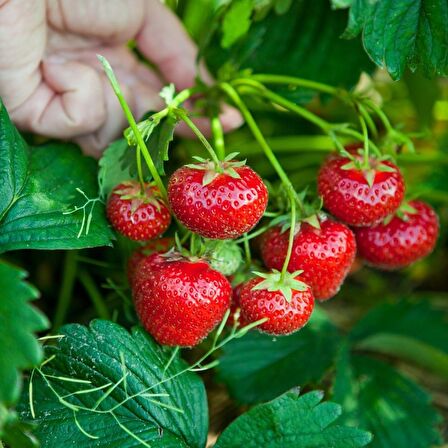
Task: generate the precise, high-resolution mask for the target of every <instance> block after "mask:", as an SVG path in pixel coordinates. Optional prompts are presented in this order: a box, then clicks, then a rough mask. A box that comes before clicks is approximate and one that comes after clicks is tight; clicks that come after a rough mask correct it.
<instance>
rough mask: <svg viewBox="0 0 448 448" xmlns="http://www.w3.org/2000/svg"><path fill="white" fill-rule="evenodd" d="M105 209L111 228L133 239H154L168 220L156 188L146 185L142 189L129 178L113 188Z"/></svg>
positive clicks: (166, 210) (165, 209)
mask: <svg viewBox="0 0 448 448" xmlns="http://www.w3.org/2000/svg"><path fill="white" fill-rule="evenodd" d="M106 209H107V217H108V219H109V221H110V223H111V224H112V226H113V227H114V229H115V230H117V232H119V233H121V234H122V235H124V236H126V237H128V238H130V239H131V240H134V241H146V240H150V239H153V238H157V237H158V236H160V235H161V234H162V233H163V232H165V230H166V229H167V228H168V226H169V225H170V222H171V216H170V212H169V210H168V208H167V206H166V205H165V203H164V202H163V200H162V199H161V197H160V192H159V190H158V188H157V187H156V186H154V185H151V184H145V188H144V191H143V192H142V191H141V187H140V184H139V183H138V182H136V181H132V180H131V181H127V182H123V183H121V184H119V185H117V186H116V187H115V188H114V189H113V190H112V193H111V195H110V196H109V199H108V201H107V207H106Z"/></svg>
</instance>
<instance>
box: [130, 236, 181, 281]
mask: <svg viewBox="0 0 448 448" xmlns="http://www.w3.org/2000/svg"><path fill="white" fill-rule="evenodd" d="M173 247H174V238H157V239H155V240H150V241H148V242H147V243H146V244H145V245H144V246H141V247H139V248H138V249H136V250H135V251H134V252H133V253H132V255H131V256H130V257H129V260H128V266H127V272H128V280H129V284H130V285H132V279H133V278H134V273H135V271H136V269H137V266H138V265H139V263H140V262H141V261H142V260H143V259H144V258H145V257H147V256H149V255H152V254H153V253H155V252H157V253H159V254H163V253H165V252H168V251H169V250H170V249H171V248H173Z"/></svg>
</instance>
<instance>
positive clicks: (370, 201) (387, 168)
mask: <svg viewBox="0 0 448 448" xmlns="http://www.w3.org/2000/svg"><path fill="white" fill-rule="evenodd" d="M353 157H354V158H355V160H357V161H358V162H359V163H361V156H360V155H358V154H353ZM368 180H370V185H369V181H368ZM317 183H318V190H319V194H320V195H321V196H322V199H323V202H324V207H325V208H326V209H327V210H328V211H329V212H330V213H331V214H332V215H333V216H335V217H336V218H338V219H340V220H341V221H344V222H345V223H347V224H350V225H352V226H371V225H374V224H376V223H378V222H380V221H381V220H382V219H384V218H385V217H386V216H388V215H390V214H391V213H393V212H394V211H395V210H397V208H398V207H399V206H400V204H401V201H402V200H403V196H404V189H405V187H404V180H403V177H402V175H401V173H400V170H399V169H398V167H397V166H396V165H394V164H393V163H392V162H390V161H379V160H376V159H373V158H370V169H368V170H362V169H359V168H357V167H356V166H354V164H353V163H352V162H351V161H350V159H348V158H347V157H343V156H340V155H332V156H330V157H329V158H328V159H327V160H326V161H325V162H324V164H323V165H322V167H321V169H320V172H319V175H318V179H317Z"/></svg>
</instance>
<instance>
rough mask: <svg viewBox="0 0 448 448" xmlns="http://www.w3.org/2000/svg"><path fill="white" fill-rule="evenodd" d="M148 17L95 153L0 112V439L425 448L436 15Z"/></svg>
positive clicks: (336, 5)
mask: <svg viewBox="0 0 448 448" xmlns="http://www.w3.org/2000/svg"><path fill="white" fill-rule="evenodd" d="M166 3H167V4H168V5H170V6H171V7H172V8H173V10H174V11H175V12H176V13H177V14H178V16H179V17H180V18H181V19H182V21H183V23H184V25H185V27H186V29H187V30H188V32H189V33H190V34H191V35H192V36H193V37H194V38H195V39H196V40H197V42H198V46H199V57H198V61H200V62H199V64H202V62H205V63H207V65H208V66H209V67H210V70H211V71H212V72H213V76H214V77H213V79H212V78H211V77H208V76H204V75H203V73H202V72H201V70H200V69H199V68H198V77H197V80H196V83H195V85H192V86H190V87H189V88H186V89H180V88H178V86H176V85H174V84H167V85H166V86H165V87H163V88H162V90H161V91H160V99H161V103H160V104H163V105H162V106H161V107H160V108H158V109H157V110H154V105H151V106H149V105H148V111H147V113H146V114H144V116H143V117H136V116H134V114H133V112H132V107H131V106H130V104H129V102H128V100H127V96H126V89H124V87H123V86H122V83H121V82H120V81H119V77H118V74H119V72H120V66H119V64H117V63H116V61H113V63H110V62H109V61H108V59H107V58H106V57H105V56H103V55H98V66H97V69H98V70H101V73H102V76H104V79H105V80H106V79H107V81H108V83H109V85H110V88H111V89H112V91H113V93H114V95H115V97H114V101H116V106H117V110H118V105H119V106H120V120H121V119H125V120H126V123H127V125H126V126H127V127H126V128H125V129H123V134H122V137H121V138H119V139H118V140H116V141H114V142H112V143H110V144H109V145H108V146H107V147H105V148H104V151H103V152H102V155H101V157H100V158H99V160H95V159H93V158H92V157H89V156H87V155H85V154H83V153H82V152H81V150H80V148H78V147H77V146H76V145H75V144H72V143H67V142H64V141H59V140H57V141H53V140H48V139H46V138H45V137H42V136H39V135H33V134H30V133H22V134H21V133H20V132H19V131H18V129H17V128H16V126H15V124H14V123H13V121H12V120H11V117H14V114H11V117H10V114H9V113H8V110H7V108H6V107H5V106H4V104H3V102H0V179H1V182H0V254H1V260H0V289H1V291H2V293H1V296H0V341H1V342H2V344H1V350H0V446H4V447H5V448H6V447H10V448H28V447H39V446H41V447H43V448H47V447H49V448H52V447H54V448H59V447H62V446H64V447H65V446H72V445H73V446H75V445H76V446H79V447H86V448H87V447H97V448H102V447H121V448H123V447H124V448H131V447H132V448H134V447H140V446H141V447H160V448H162V447H195V448H196V447H197V448H205V447H213V446H214V447H216V448H230V447H235V448H236V447H243V446H250V447H272V448H276V447H279V448H280V447H294V448H311V447H316V448H317V447H319V448H320V447H338V448H339V447H340V448H346V447H353V448H355V447H363V446H371V447H384V448H401V447H403V448H404V447H413V448H414V447H415V448H428V447H438V446H442V445H443V443H444V440H445V436H446V433H447V430H448V428H447V425H446V417H447V416H448V407H447V395H446V385H447V381H448V326H447V312H448V307H447V305H446V298H447V290H446V279H445V277H446V274H445V272H446V269H447V268H448V261H447V260H448V259H447V256H446V253H447V252H446V237H447V232H446V230H445V229H446V221H447V216H448V215H447V204H448V190H447V186H446V166H447V164H448V153H447V141H448V139H447V135H448V134H447V129H446V122H447V120H448V114H447V107H448V106H447V104H448V103H447V101H446V96H447V94H448V89H447V86H446V83H445V81H444V80H443V79H442V78H443V77H444V76H447V75H448V70H447V60H446V59H447V58H446V51H445V50H446V48H447V47H448V34H447V31H446V30H447V29H448V9H447V6H446V3H445V2H443V1H441V0H421V1H419V2H415V1H410V0H400V1H394V2H392V1H389V0H378V1H367V0H365V1H363V0H332V1H331V2H330V1H327V0H317V1H313V2H305V1H299V0H297V1H294V0H293V1H284V0H283V1H281V0H270V1H263V2H260V1H256V0H233V1H223V2H203V1H193V0H189V1H185V2H166ZM178 3H179V4H178ZM167 32H168V31H167ZM359 34H361V36H358V35H359ZM133 44H134V43H133V42H130V44H129V47H130V48H134V47H135V45H133ZM135 52H136V54H138V56H139V57H140V58H143V55H142V54H140V53H138V51H137V50H135ZM106 53H107V52H105V54H106ZM414 72H415V73H414ZM116 73H117V76H116ZM201 73H202V75H201ZM424 75H426V76H432V78H425V77H424ZM393 80H397V82H393ZM225 108H227V110H231V111H233V112H232V113H234V114H235V115H239V117H240V118H241V123H242V124H241V126H240V127H239V128H238V129H236V130H233V131H231V132H229V133H226V132H224V130H225V129H226V126H225V123H224V119H223V111H224V110H225ZM117 113H118V112H117ZM204 123H205V124H206V126H204ZM188 133H189V134H188ZM182 135H189V138H186V137H182Z"/></svg>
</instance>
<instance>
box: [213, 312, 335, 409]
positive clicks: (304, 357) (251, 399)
mask: <svg viewBox="0 0 448 448" xmlns="http://www.w3.org/2000/svg"><path fill="white" fill-rule="evenodd" d="M339 342H340V337H339V335H338V333H337V330H336V328H335V327H334V326H333V325H332V324H331V323H330V322H329V321H328V319H327V318H326V317H325V315H324V314H323V313H322V312H319V310H315V311H314V312H313V315H312V317H311V320H310V322H309V323H308V325H307V326H306V327H305V328H303V329H302V330H300V331H299V332H297V333H294V334H292V335H290V336H283V337H278V338H273V337H272V336H268V335H266V334H262V333H258V332H252V333H249V334H247V335H246V336H245V337H244V338H242V339H236V340H234V341H232V342H230V343H229V344H227V345H226V346H224V348H223V355H222V357H221V358H220V364H219V366H218V372H219V378H220V379H221V380H222V381H224V382H225V383H226V385H227V387H228V388H229V390H230V393H231V394H232V396H234V397H235V398H236V399H237V400H239V401H241V402H244V403H256V402H260V401H266V400H271V399H273V398H275V397H276V396H278V395H279V394H281V393H283V392H285V391H287V390H288V389H291V388H292V387H295V386H301V387H302V386H305V385H307V384H310V383H312V382H317V381H319V380H320V379H321V378H322V377H323V375H324V373H325V372H326V370H327V369H328V368H329V367H330V366H331V364H332V362H333V360H334V358H335V356H336V351H337V347H338V343H339Z"/></svg>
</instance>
